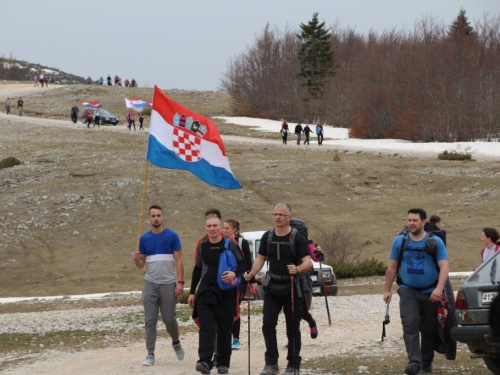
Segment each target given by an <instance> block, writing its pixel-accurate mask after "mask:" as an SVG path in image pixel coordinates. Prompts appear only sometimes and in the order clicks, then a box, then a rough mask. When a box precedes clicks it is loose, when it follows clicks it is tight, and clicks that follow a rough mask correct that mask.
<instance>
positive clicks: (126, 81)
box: [124, 79, 128, 87]
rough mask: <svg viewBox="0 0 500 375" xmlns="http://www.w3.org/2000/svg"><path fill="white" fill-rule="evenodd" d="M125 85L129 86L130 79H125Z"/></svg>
mask: <svg viewBox="0 0 500 375" xmlns="http://www.w3.org/2000/svg"><path fill="white" fill-rule="evenodd" d="M124 83H125V87H128V79H125V82H124Z"/></svg>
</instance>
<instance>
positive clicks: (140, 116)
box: [139, 112, 144, 130]
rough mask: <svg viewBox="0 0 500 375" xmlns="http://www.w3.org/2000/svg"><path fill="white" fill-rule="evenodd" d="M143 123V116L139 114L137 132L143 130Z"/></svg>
mask: <svg viewBox="0 0 500 375" xmlns="http://www.w3.org/2000/svg"><path fill="white" fill-rule="evenodd" d="M143 123H144V114H143V113H142V112H141V113H139V130H144V126H142V124H143Z"/></svg>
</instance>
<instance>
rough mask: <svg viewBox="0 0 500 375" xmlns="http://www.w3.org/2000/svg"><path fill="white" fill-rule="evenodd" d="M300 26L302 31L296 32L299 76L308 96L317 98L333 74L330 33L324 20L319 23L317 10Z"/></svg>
mask: <svg viewBox="0 0 500 375" xmlns="http://www.w3.org/2000/svg"><path fill="white" fill-rule="evenodd" d="M300 28H301V29H302V31H301V33H300V34H297V38H299V39H300V42H301V48H300V51H299V60H300V73H299V76H300V77H302V78H304V80H305V82H304V85H305V86H306V87H307V89H308V92H309V95H310V97H312V98H313V99H318V98H320V97H321V96H322V94H323V88H324V85H325V83H326V81H327V79H328V77H333V76H334V75H335V64H334V61H333V52H332V51H331V44H330V38H331V36H332V34H331V32H330V31H329V30H328V29H327V28H325V22H322V23H319V21H318V13H317V12H316V13H314V14H313V18H312V19H311V20H310V21H309V23H308V24H303V23H301V24H300Z"/></svg>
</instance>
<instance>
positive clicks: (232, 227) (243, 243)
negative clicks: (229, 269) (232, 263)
mask: <svg viewBox="0 0 500 375" xmlns="http://www.w3.org/2000/svg"><path fill="white" fill-rule="evenodd" d="M223 229H224V232H225V233H226V234H227V235H228V236H231V237H233V238H234V239H235V240H236V242H237V243H238V245H239V246H240V249H241V250H242V251H243V256H244V257H245V262H246V266H247V267H246V270H245V271H250V270H251V269H252V263H253V261H252V254H251V253H250V245H249V243H248V241H247V240H245V239H244V238H243V237H242V236H241V234H240V223H239V222H237V221H236V220H234V219H229V220H226V221H225V222H224V226H223ZM247 284H248V283H247V281H246V280H244V279H243V280H241V284H240V286H239V287H238V301H237V303H238V305H239V304H241V301H242V300H243V298H245V295H246V292H247ZM249 288H250V291H251V292H252V293H256V292H257V282H256V281H255V279H252V280H250V286H249ZM240 328H241V319H240V317H239V316H238V318H237V319H236V320H235V321H234V323H233V343H232V345H231V348H232V349H233V350H238V349H240V347H241V343H240Z"/></svg>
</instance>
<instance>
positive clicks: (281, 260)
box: [245, 203, 312, 375]
mask: <svg viewBox="0 0 500 375" xmlns="http://www.w3.org/2000/svg"><path fill="white" fill-rule="evenodd" d="M273 217H274V228H273V229H271V230H269V231H267V232H266V233H264V235H263V236H262V238H261V241H260V248H259V254H258V255H257V258H256V259H255V261H254V264H253V266H252V270H251V271H250V272H247V273H245V279H246V280H247V281H249V280H250V279H251V278H252V277H255V275H257V274H258V273H259V271H260V270H261V269H262V266H264V263H265V262H266V261H268V262H269V272H268V273H267V275H266V281H265V283H264V284H265V286H264V291H265V297H264V307H263V324H262V333H263V336H264V341H265V343H266V352H265V363H266V364H265V367H264V370H262V371H261V372H260V375H274V374H278V373H279V366H278V358H279V352H278V342H277V339H276V326H277V325H278V317H279V314H280V312H281V310H283V311H284V313H285V320H286V332H287V337H288V342H289V343H290V345H289V346H288V355H287V357H286V358H287V360H288V365H287V368H286V371H285V375H292V374H300V363H301V357H300V349H301V337H300V320H301V318H302V308H303V306H304V303H303V301H302V298H303V296H302V293H300V294H299V292H298V291H299V288H298V287H297V285H298V283H297V280H298V278H297V276H298V274H300V273H304V272H307V271H309V270H310V269H311V267H312V262H311V257H310V255H309V250H308V245H307V239H306V238H304V236H302V235H301V234H300V233H298V232H297V230H296V229H292V227H290V220H291V219H292V209H291V207H290V206H289V205H288V204H287V203H278V204H277V205H276V206H275V207H274V210H273ZM268 240H271V244H270V246H269V251H268V246H267V244H268ZM292 242H293V247H292V245H291V243H292ZM299 295H300V297H299Z"/></svg>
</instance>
